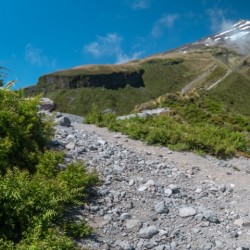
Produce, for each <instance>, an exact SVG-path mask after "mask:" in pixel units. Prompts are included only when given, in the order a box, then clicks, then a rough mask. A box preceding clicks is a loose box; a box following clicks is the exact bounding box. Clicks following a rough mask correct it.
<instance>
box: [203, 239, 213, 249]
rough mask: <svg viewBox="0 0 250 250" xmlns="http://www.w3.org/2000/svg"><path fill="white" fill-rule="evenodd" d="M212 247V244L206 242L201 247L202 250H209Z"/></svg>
mask: <svg viewBox="0 0 250 250" xmlns="http://www.w3.org/2000/svg"><path fill="white" fill-rule="evenodd" d="M213 246H214V244H213V243H212V242H210V241H209V242H206V243H205V244H204V245H203V246H202V249H203V250H209V249H212V248H213Z"/></svg>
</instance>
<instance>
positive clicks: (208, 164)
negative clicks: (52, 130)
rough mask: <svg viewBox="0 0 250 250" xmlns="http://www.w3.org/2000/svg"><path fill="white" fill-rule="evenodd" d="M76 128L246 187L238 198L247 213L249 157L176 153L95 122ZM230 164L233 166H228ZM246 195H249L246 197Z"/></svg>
mask: <svg viewBox="0 0 250 250" xmlns="http://www.w3.org/2000/svg"><path fill="white" fill-rule="evenodd" d="M75 128H77V129H84V130H85V131H88V132H92V133H96V134H97V135H98V136H100V137H101V138H103V139H104V140H107V141H109V142H113V143H116V142H118V143H119V144H123V145H124V146H126V147H127V148H130V149H132V150H134V151H138V152H144V153H147V154H152V155H154V156H158V157H164V158H166V159H168V160H170V161H172V162H173V163H174V164H175V165H176V167H177V168H179V169H180V170H184V171H186V170H190V169H191V168H192V167H194V166H197V167H199V168H200V170H201V175H203V177H204V176H206V177H207V179H210V180H213V181H215V182H217V183H223V184H225V185H230V184H232V185H235V186H237V187H238V188H239V189H242V190H245V192H244V193H242V197H239V199H238V203H239V209H240V210H241V211H245V212H250V211H249V208H250V175H249V174H248V173H250V159H246V158H232V159H229V160H226V161H221V160H218V159H216V158H214V157H211V156H206V157H202V156H199V155H196V154H193V153H190V152H185V153H182V152H175V151H171V150H169V149H168V148H166V147H159V146H150V145H147V144H145V143H144V142H141V141H138V140H133V139H130V138H128V137H127V136H126V135H123V134H121V133H114V132H110V131H108V129H107V128H99V127H96V126H95V125H88V124H76V125H75ZM228 166H232V167H228ZM246 194H249V196H246Z"/></svg>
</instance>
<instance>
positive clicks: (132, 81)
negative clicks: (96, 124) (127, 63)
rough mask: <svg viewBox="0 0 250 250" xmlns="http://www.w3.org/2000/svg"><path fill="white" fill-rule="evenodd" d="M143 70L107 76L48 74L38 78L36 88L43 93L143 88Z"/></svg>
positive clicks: (111, 73)
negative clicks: (91, 88) (82, 89)
mask: <svg viewBox="0 0 250 250" xmlns="http://www.w3.org/2000/svg"><path fill="white" fill-rule="evenodd" d="M143 72H144V71H143V70H138V71H132V72H130V71H128V72H110V73H107V74H80V73H79V74H76V75H70V74H69V75H67V74H57V73H54V74H49V75H44V76H42V77H40V78H39V81H38V85H37V87H38V88H39V89H40V90H41V92H44V91H54V90H56V89H76V88H85V87H88V88H89V87H103V88H107V89H119V88H124V87H126V85H130V86H131V87H135V88H139V87H143V86H144V83H143V79H142V75H143Z"/></svg>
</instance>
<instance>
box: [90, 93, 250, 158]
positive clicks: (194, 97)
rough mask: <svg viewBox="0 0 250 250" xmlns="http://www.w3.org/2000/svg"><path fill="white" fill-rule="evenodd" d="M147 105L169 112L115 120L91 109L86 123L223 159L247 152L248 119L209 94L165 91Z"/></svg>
mask: <svg viewBox="0 0 250 250" xmlns="http://www.w3.org/2000/svg"><path fill="white" fill-rule="evenodd" d="M150 104H151V108H155V107H168V108H170V111H169V112H165V113H163V114H161V115H159V116H152V117H146V118H139V117H137V118H132V119H126V120H116V118H115V117H114V115H110V114H101V113H100V112H98V110H96V109H94V110H93V112H92V113H91V114H89V116H87V122H92V123H96V124H97V125H99V126H107V127H108V128H109V129H111V130H115V131H120V132H122V133H124V134H127V135H128V136H129V137H131V138H133V139H139V140H143V141H146V142H147V143H149V144H158V145H163V146H168V147H170V148H171V149H174V150H191V151H197V152H204V153H207V154H210V155H215V156H217V157H222V158H224V157H230V156H233V155H237V154H240V152H244V153H245V154H248V155H249V153H250V137H249V132H250V120H249V119H248V118H246V117H244V116H241V115H239V114H235V113H233V112H230V111H229V110H226V109H225V108H224V106H223V105H222V104H221V103H220V102H217V101H215V100H214V99H213V98H211V96H209V95H207V94H205V93H200V94H199V93H198V92H196V91H193V92H190V93H189V94H188V95H182V94H180V93H177V94H167V95H165V96H162V97H161V98H158V99H157V100H156V101H155V102H154V103H152V102H151V103H150ZM147 108H150V105H147ZM138 109H140V108H138Z"/></svg>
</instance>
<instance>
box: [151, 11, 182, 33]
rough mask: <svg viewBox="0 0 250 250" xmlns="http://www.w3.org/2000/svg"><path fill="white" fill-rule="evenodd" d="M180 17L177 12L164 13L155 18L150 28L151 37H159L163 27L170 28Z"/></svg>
mask: <svg viewBox="0 0 250 250" xmlns="http://www.w3.org/2000/svg"><path fill="white" fill-rule="evenodd" d="M179 17H180V15H179V14H166V15H163V16H162V17H161V18H160V19H159V20H157V21H156V22H155V23H154V25H153V28H152V30H151V35H152V36H153V37H161V36H162V35H163V33H164V29H165V28H168V29H170V28H172V27H173V26H174V23H175V21H176V20H177V19H178V18H179Z"/></svg>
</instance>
